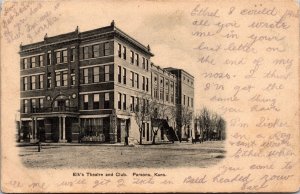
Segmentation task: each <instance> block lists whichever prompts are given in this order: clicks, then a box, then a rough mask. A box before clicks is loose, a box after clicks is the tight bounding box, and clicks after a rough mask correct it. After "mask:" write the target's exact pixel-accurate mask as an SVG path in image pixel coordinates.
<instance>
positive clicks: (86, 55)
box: [83, 46, 89, 59]
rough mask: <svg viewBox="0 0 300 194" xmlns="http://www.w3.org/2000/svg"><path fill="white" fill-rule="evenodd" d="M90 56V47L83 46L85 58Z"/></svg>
mask: <svg viewBox="0 0 300 194" xmlns="http://www.w3.org/2000/svg"><path fill="white" fill-rule="evenodd" d="M88 58H89V47H87V46H85V47H83V59H88Z"/></svg>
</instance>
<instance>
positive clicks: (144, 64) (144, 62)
mask: <svg viewBox="0 0 300 194" xmlns="http://www.w3.org/2000/svg"><path fill="white" fill-rule="evenodd" d="M142 59H143V61H142V64H143V69H146V60H145V57H143V58H142Z"/></svg>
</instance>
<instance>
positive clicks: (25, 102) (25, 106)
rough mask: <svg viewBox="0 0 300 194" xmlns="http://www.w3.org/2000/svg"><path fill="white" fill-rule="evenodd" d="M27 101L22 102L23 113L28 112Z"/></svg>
mask: <svg viewBox="0 0 300 194" xmlns="http://www.w3.org/2000/svg"><path fill="white" fill-rule="evenodd" d="M28 102H29V100H24V101H23V110H24V113H28V112H29V109H28V104H29V103H28Z"/></svg>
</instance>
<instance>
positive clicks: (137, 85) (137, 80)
mask: <svg viewBox="0 0 300 194" xmlns="http://www.w3.org/2000/svg"><path fill="white" fill-rule="evenodd" d="M134 82H135V83H134V84H135V85H136V88H139V74H137V73H136V74H135V79H134Z"/></svg>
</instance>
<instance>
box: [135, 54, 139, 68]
mask: <svg viewBox="0 0 300 194" xmlns="http://www.w3.org/2000/svg"><path fill="white" fill-rule="evenodd" d="M135 64H136V66H139V54H137V53H135Z"/></svg>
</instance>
